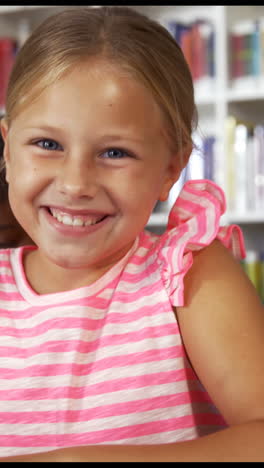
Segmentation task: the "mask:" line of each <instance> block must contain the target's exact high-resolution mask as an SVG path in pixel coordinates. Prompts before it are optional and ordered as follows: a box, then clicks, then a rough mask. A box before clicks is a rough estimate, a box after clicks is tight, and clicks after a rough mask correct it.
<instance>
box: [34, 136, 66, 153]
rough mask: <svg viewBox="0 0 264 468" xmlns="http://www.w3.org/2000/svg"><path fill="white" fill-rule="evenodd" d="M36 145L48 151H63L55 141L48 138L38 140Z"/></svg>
mask: <svg viewBox="0 0 264 468" xmlns="http://www.w3.org/2000/svg"><path fill="white" fill-rule="evenodd" d="M35 144H36V145H37V146H40V147H41V148H43V149H45V150H48V151H62V149H63V148H62V146H61V145H60V144H59V143H57V142H56V141H55V140H49V139H48V138H45V139H44V138H43V139H42V140H38V141H36V142H35Z"/></svg>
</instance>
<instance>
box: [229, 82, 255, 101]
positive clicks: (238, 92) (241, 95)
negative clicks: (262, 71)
mask: <svg viewBox="0 0 264 468" xmlns="http://www.w3.org/2000/svg"><path fill="white" fill-rule="evenodd" d="M226 99H227V101H229V102H237V101H259V100H262V99H264V79H263V77H261V78H260V77H259V78H254V77H244V78H240V79H239V80H237V83H236V82H234V83H233V85H232V84H231V85H230V87H229V88H228V89H227V91H226Z"/></svg>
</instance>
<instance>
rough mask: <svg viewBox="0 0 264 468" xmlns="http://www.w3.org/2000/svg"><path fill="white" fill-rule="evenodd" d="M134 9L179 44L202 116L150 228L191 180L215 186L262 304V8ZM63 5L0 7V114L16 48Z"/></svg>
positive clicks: (156, 227)
mask: <svg viewBox="0 0 264 468" xmlns="http://www.w3.org/2000/svg"><path fill="white" fill-rule="evenodd" d="M128 6H129V5H128ZM90 7H91V8H96V6H90ZM131 7H132V8H134V9H136V10H138V11H140V12H143V13H145V14H146V15H148V16H150V17H152V18H154V19H156V20H157V21H159V22H160V23H161V24H162V25H163V26H165V28H167V29H168V31H169V32H170V33H171V34H172V35H173V37H174V38H175V39H176V40H177V42H178V43H179V45H180V47H181V48H182V51H183V53H184V55H185V58H186V60H187V62H188V64H189V66H190V69H191V73H192V76H193V80H194V85H195V98H196V104H197V107H198V115H199V125H198V129H197V131H196V132H195V133H194V135H193V139H194V141H195V143H196V145H197V148H196V149H195V150H194V151H193V153H192V155H191V159H190V162H189V164H188V166H187V167H186V169H185V170H184V171H183V172H182V175H181V178H180V180H179V181H178V182H177V183H176V184H175V186H174V187H173V188H172V190H171V194H170V196H169V199H168V201H167V202H163V203H157V205H156V207H155V209H154V211H153V213H152V215H151V217H150V219H149V224H148V225H147V227H148V229H150V230H152V231H153V232H157V233H161V232H163V231H164V230H165V228H166V224H167V218H168V213H169V210H170V208H171V207H172V205H173V203H174V201H175V198H176V197H177V195H178V194H179V191H180V190H181V187H182V185H183V183H184V182H185V181H186V180H188V179H199V178H206V179H211V180H213V181H215V182H216V183H218V184H219V185H220V186H221V187H222V188H223V189H224V191H225V194H226V199H227V212H226V214H225V215H224V216H223V219H222V223H223V224H231V223H236V224H239V225H240V226H241V228H242V230H243V233H244V236H245V242H246V249H247V257H246V259H245V260H244V262H243V266H244V268H245V270H246V271H247V273H248V275H249V276H250V278H251V280H252V282H253V283H254V285H255V286H256V288H257V290H258V291H259V294H260V295H261V297H262V299H263V300H264V111H263V104H264V6H244V5H242V6H239V5H222V6H215V5H207V6H198V5H183V6H182V5H174V6H173V5H171V6H151V5H145V6H144V5H140V6H133V5H131ZM66 8H70V6H56V5H55V6H51V5H46V6H39V5H37V6H33V5H30V6H25V5H22V6H12V5H11V6H0V112H1V115H3V114H4V111H5V90H6V85H7V80H8V76H9V73H10V70H11V68H12V64H13V61H14V59H15V55H16V53H17V51H18V50H19V48H20V47H21V46H22V44H23V43H24V41H25V40H26V39H27V37H28V35H29V34H30V33H31V31H32V30H33V29H34V28H35V27H36V26H37V25H38V24H39V23H40V22H41V21H42V20H43V19H44V18H46V17H48V16H49V15H51V14H53V13H55V12H56V11H60V10H62V9H66Z"/></svg>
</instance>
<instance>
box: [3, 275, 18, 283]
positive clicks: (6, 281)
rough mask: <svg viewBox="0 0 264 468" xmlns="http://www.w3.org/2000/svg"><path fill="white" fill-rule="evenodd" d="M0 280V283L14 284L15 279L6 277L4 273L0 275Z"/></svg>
mask: <svg viewBox="0 0 264 468" xmlns="http://www.w3.org/2000/svg"><path fill="white" fill-rule="evenodd" d="M0 278H1V283H4V284H5V283H7V284H16V282H15V279H14V278H13V276H10V275H8V274H6V273H3V274H0Z"/></svg>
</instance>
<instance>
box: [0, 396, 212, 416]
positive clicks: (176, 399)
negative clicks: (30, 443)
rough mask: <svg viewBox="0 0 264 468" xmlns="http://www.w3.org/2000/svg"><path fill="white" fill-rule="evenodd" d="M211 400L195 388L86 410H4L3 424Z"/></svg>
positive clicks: (112, 412) (157, 407) (117, 413)
mask: <svg viewBox="0 0 264 468" xmlns="http://www.w3.org/2000/svg"><path fill="white" fill-rule="evenodd" d="M208 401H210V400H209V399H208V397H207V394H206V393H205V392H201V391H193V392H191V394H190V393H189V392H182V393H176V394H174V395H165V396H158V397H150V398H144V399H143V398H142V399H140V400H135V401H125V402H122V403H114V404H111V405H102V406H97V407H95V408H89V409H83V410H66V411H23V412H22V411H21V412H14V411H12V412H10V411H9V412H7V411H2V412H0V424H44V423H47V424H55V423H76V422H83V421H91V420H93V419H102V418H111V417H113V416H115V417H116V416H122V415H127V414H132V413H143V412H147V411H152V410H153V409H155V410H156V409H159V408H173V407H176V411H177V407H178V406H180V405H187V404H188V403H192V404H193V403H204V402H208Z"/></svg>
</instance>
